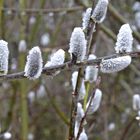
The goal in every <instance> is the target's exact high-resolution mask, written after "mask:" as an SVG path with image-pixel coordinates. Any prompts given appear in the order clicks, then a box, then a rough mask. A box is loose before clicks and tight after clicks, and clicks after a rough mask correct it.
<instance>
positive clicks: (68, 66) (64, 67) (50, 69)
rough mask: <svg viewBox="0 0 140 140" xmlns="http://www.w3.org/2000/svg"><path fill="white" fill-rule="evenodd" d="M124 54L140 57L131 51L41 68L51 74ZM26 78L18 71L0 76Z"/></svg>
mask: <svg viewBox="0 0 140 140" xmlns="http://www.w3.org/2000/svg"><path fill="white" fill-rule="evenodd" d="M125 55H130V56H131V57H140V52H139V51H138V52H131V53H127V54H113V55H110V56H104V57H99V58H97V59H95V60H85V61H83V62H78V63H76V64H73V63H71V62H70V61H69V62H66V63H64V64H62V65H57V66H53V67H48V68H43V70H42V74H46V75H53V73H55V72H56V71H64V70H72V69H78V68H82V67H86V66H89V65H99V64H100V62H101V60H102V59H110V58H115V57H118V56H125ZM23 78H26V77H25V76H24V72H18V73H13V74H7V75H2V76H0V80H1V81H2V80H15V79H23Z"/></svg>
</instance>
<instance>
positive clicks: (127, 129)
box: [120, 117, 136, 140]
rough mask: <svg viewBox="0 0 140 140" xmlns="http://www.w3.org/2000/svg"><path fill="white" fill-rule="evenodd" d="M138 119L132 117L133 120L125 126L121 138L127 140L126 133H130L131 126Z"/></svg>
mask: <svg viewBox="0 0 140 140" xmlns="http://www.w3.org/2000/svg"><path fill="white" fill-rule="evenodd" d="M135 121H136V119H135V117H134V118H132V120H131V121H130V122H129V123H128V125H127V126H126V127H125V129H124V131H123V133H122V136H121V139H120V140H125V137H126V134H127V133H128V131H129V129H130V128H131V126H132V125H133V123H134V122H135Z"/></svg>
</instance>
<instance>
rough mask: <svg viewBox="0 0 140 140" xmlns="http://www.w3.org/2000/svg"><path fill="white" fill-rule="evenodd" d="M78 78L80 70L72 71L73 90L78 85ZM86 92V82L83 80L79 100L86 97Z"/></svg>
mask: <svg viewBox="0 0 140 140" xmlns="http://www.w3.org/2000/svg"><path fill="white" fill-rule="evenodd" d="M77 78H78V71H75V72H73V73H72V78H71V82H72V87H73V91H74V90H75V87H76V82H77ZM85 94H86V88H85V83H84V80H82V82H81V87H80V91H79V96H78V100H83V99H84V97H85Z"/></svg>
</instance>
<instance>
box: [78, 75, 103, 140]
mask: <svg viewBox="0 0 140 140" xmlns="http://www.w3.org/2000/svg"><path fill="white" fill-rule="evenodd" d="M100 82H101V78H100V77H99V78H98V79H97V81H96V85H95V88H94V90H93V93H92V95H91V98H90V101H89V105H88V107H87V109H86V112H85V115H84V117H83V118H82V119H81V122H80V126H79V131H78V134H77V137H76V140H78V139H79V137H80V134H81V132H82V130H83V123H84V121H85V119H86V117H87V113H88V111H89V108H90V105H91V103H92V100H93V98H94V96H95V91H96V89H97V88H99V85H100Z"/></svg>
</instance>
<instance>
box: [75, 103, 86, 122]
mask: <svg viewBox="0 0 140 140" xmlns="http://www.w3.org/2000/svg"><path fill="white" fill-rule="evenodd" d="M84 115H85V113H84V110H83V108H82V104H81V103H77V114H76V120H77V121H79V122H80V121H81V119H82V118H83V117H84Z"/></svg>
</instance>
